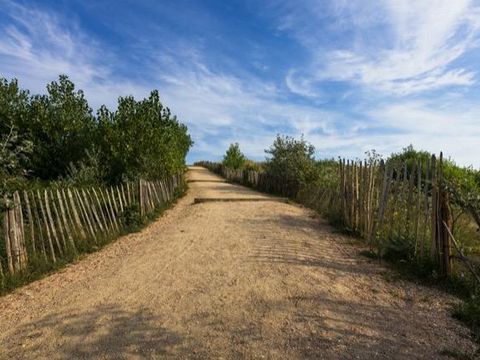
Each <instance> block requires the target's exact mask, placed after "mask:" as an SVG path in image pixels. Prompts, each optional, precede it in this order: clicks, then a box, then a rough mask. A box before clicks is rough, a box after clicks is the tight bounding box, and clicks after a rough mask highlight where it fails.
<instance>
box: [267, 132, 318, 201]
mask: <svg viewBox="0 0 480 360" xmlns="http://www.w3.org/2000/svg"><path fill="white" fill-rule="evenodd" d="M265 152H266V153H267V154H269V155H270V157H269V158H267V161H266V163H265V172H266V173H267V174H268V175H269V176H271V177H272V178H275V179H277V181H278V182H279V183H283V184H286V186H287V189H285V193H286V194H288V195H291V196H295V194H296V193H297V192H298V190H299V189H300V186H301V185H306V184H308V183H310V182H312V181H314V180H315V179H316V178H317V171H316V166H315V159H314V157H313V154H314V152H315V148H314V146H313V145H311V144H309V143H307V142H306V141H305V139H304V138H303V136H302V138H301V139H300V140H296V139H294V138H292V137H290V136H281V135H277V138H276V139H275V141H274V143H273V145H272V146H271V147H270V149H268V150H265Z"/></svg>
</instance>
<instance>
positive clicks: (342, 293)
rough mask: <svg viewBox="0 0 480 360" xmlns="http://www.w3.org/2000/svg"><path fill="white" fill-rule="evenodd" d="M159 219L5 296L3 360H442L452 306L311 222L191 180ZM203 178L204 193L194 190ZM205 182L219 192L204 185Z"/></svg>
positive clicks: (451, 343) (464, 333) (460, 337)
mask: <svg viewBox="0 0 480 360" xmlns="http://www.w3.org/2000/svg"><path fill="white" fill-rule="evenodd" d="M189 177H190V179H192V180H197V181H195V182H192V183H190V190H189V191H188V194H187V195H186V196H185V197H184V198H182V199H181V200H180V201H179V203H178V204H177V205H176V206H175V207H174V208H173V209H171V210H169V211H168V212H167V213H166V214H165V215H164V216H163V217H162V218H160V219H159V220H158V221H156V222H155V223H153V224H151V225H150V226H149V227H148V228H146V229H144V230H143V231H142V232H140V233H137V234H131V235H128V236H125V237H123V238H121V239H119V240H118V241H117V242H115V243H113V244H111V245H110V246H108V247H106V248H105V249H103V250H101V251H99V252H98V253H95V254H91V255H89V256H88V257H87V258H86V259H84V260H82V261H80V262H78V263H77V264H74V265H71V266H69V267H68V268H66V269H65V270H63V271H62V272H59V273H56V274H53V275H51V276H49V277H47V278H45V279H43V280H40V281H37V282H35V283H32V284H30V285H28V286H25V287H23V288H21V289H19V290H17V291H15V292H14V293H12V294H10V295H8V296H5V297H3V298H0V358H6V359H15V358H25V359H42V358H49V359H74V358H108V359H110V358H112V359H117V358H201V359H207V358H223V359H231V358H267V359H268V358H272V359H300V358H316V359H414V358H419V359H439V358H442V356H441V354H440V352H441V351H442V350H445V349H448V350H453V349H457V350H461V351H472V350H473V349H474V344H473V343H472V342H471V340H469V337H468V330H467V329H465V328H464V327H463V326H461V325H460V324H459V323H457V322H456V321H455V320H454V319H452V318H451V317H450V316H449V314H448V306H449V305H451V304H452V303H453V302H455V301H456V300H455V299H454V298H452V297H449V296H447V295H445V294H442V293H440V292H438V291H435V290H433V289H428V288H425V287H421V286H418V285H415V284H412V283H409V282H404V281H401V280H395V281H387V279H388V278H389V276H388V274H389V271H388V270H386V269H385V268H383V267H382V266H380V265H378V264H377V263H371V262H369V261H368V260H367V259H364V258H362V257H359V256H358V255H357V252H358V249H357V248H356V247H355V246H353V245H352V244H351V239H349V238H347V237H345V236H343V235H340V234H338V233H336V232H335V231H334V230H333V229H332V228H331V227H329V226H328V225H327V224H326V223H325V222H323V221H322V220H321V219H319V218H318V217H317V216H316V215H315V214H314V213H313V212H311V211H310V210H307V209H304V208H301V207H299V206H296V205H291V204H284V203H278V202H274V201H271V202H270V201H265V202H210V203H204V204H196V205H193V200H194V198H195V197H198V196H202V197H205V196H212V197H219V196H227V197H232V196H242V197H244V196H252V197H258V196H261V197H265V196H266V195H262V194H259V193H256V192H254V191H251V190H249V189H246V188H243V187H240V186H235V185H231V184H227V183H222V182H218V180H219V178H218V177H216V176H215V175H212V174H210V173H208V172H207V171H206V170H204V169H201V168H191V169H190V172H189ZM198 180H203V181H198ZM205 180H215V181H216V182H207V181H205Z"/></svg>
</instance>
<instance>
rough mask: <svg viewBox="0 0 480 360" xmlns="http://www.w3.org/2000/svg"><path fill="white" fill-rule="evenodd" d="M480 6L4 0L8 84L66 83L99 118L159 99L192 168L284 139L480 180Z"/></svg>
mask: <svg viewBox="0 0 480 360" xmlns="http://www.w3.org/2000/svg"><path fill="white" fill-rule="evenodd" d="M479 45H480V3H479V2H478V1H468V0H455V1H451V0H429V1H425V0H417V1H410V0H390V1H387V0H378V1H371V0H358V1H347V0H336V1H320V0H317V1H313V0H278V1H273V0H243V1H240V0H239V1H220V0H218V1H213V0H207V1H184V0H175V1H154V0H136V1H102V0H95V1H93V0H92V1H90V0H81V1H80V0H68V1H38V2H34V1H10V0H0V76H3V77H6V78H8V79H10V78H13V77H15V78H18V79H19V81H20V84H21V86H22V87H24V88H28V89H31V90H32V91H33V92H44V91H45V85H46V84H47V83H48V82H50V81H52V80H54V79H56V78H57V77H58V75H59V74H61V73H62V74H67V75H68V76H70V78H71V79H72V80H73V81H74V82H75V84H76V85H77V86H78V87H79V88H81V89H83V90H84V91H85V93H86V97H87V99H88V101H89V103H90V105H91V106H92V108H94V109H95V110H96V109H97V108H98V107H99V106H100V105H101V104H106V105H107V106H108V107H109V108H111V109H113V108H115V106H116V99H117V97H118V96H120V95H134V96H135V97H136V98H143V97H145V96H147V95H148V93H149V92H150V90H151V89H153V88H156V89H158V90H159V91H160V94H161V97H162V100H163V102H164V103H165V104H166V105H167V106H169V107H170V108H171V110H172V112H173V113H175V114H177V115H178V117H179V119H180V120H181V121H182V122H184V123H186V124H187V125H188V127H189V129H190V132H191V134H192V137H193V139H194V141H195V145H194V147H193V149H192V150H191V152H190V154H189V158H188V160H189V162H192V161H195V160H198V159H212V160H214V159H220V158H221V156H222V154H223V153H224V151H225V149H226V148H227V147H228V144H229V143H231V142H235V141H236V142H239V143H240V146H241V148H242V150H243V151H244V152H245V153H246V154H247V155H248V156H249V157H251V158H253V159H257V160H261V159H264V157H265V154H264V149H265V148H267V147H268V146H269V145H270V144H271V143H272V142H273V139H274V137H275V136H276V134H277V133H281V134H288V135H292V136H296V137H298V136H300V135H301V134H304V136H305V138H306V139H307V140H308V141H310V142H311V143H313V144H314V145H315V147H316V149H317V156H318V157H319V158H324V157H332V156H334V157H337V156H344V157H349V158H354V157H363V156H364V153H365V151H367V150H370V149H376V150H377V151H378V152H379V153H380V154H383V155H388V154H390V153H391V152H395V151H399V150H401V149H402V148H403V147H405V146H407V145H409V144H413V145H414V146H415V147H417V148H421V149H425V150H429V151H432V152H436V153H438V152H439V151H441V150H443V151H444V152H445V154H446V156H450V157H452V158H453V159H454V160H456V161H457V162H458V163H459V164H462V165H474V166H475V167H480V154H479V153H480V151H479V149H480V102H479V100H480V85H479V74H478V68H479V64H480V61H479V60H480V49H479Z"/></svg>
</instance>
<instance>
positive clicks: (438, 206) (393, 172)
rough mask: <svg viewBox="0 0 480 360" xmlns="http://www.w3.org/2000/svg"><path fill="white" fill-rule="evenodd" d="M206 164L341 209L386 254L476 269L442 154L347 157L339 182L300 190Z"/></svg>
mask: <svg viewBox="0 0 480 360" xmlns="http://www.w3.org/2000/svg"><path fill="white" fill-rule="evenodd" d="M205 165H206V166H207V167H209V168H210V169H211V170H214V171H216V172H217V173H219V174H221V175H223V176H224V177H225V178H226V179H227V180H229V181H234V182H238V183H241V184H244V185H247V186H251V187H254V188H257V189H258V190H260V191H266V192H275V193H281V194H284V195H288V196H291V197H294V198H295V199H296V200H297V201H299V202H300V203H303V204H304V205H306V206H308V207H311V208H314V209H316V210H320V211H321V212H326V213H329V214H335V218H336V219H340V221H341V222H342V223H343V225H344V226H345V227H346V228H348V229H349V230H350V231H352V232H354V233H356V234H358V235H359V236H361V237H362V238H364V239H365V240H366V241H367V242H368V244H369V245H370V247H371V249H375V250H377V251H378V253H379V254H380V255H388V254H387V253H390V254H391V253H392V252H397V253H399V254H408V256H409V257H410V258H416V259H418V260H422V261H423V260H428V261H431V262H432V263H434V264H436V265H437V267H438V269H439V273H441V274H443V275H448V274H450V273H451V269H452V259H461V260H462V261H464V262H465V263H466V266H467V268H469V269H470V270H472V268H471V266H470V265H469V264H468V261H467V259H466V258H465V256H463V254H461V251H460V250H459V249H458V246H457V244H456V242H455V239H454V238H453V235H452V214H451V204H450V201H449V193H448V191H447V190H446V188H447V187H446V186H445V178H444V175H443V157H442V154H440V157H439V158H438V159H437V158H436V156H435V155H433V156H432V157H431V158H430V159H429V160H428V161H426V162H424V163H420V162H415V161H412V162H394V161H389V162H387V163H385V162H384V161H383V160H380V161H378V160H368V161H367V160H365V161H349V160H344V159H342V160H340V161H339V163H338V172H337V173H336V174H334V177H335V179H334V180H333V183H334V184H335V186H334V188H332V187H323V186H322V185H323V184H318V183H313V184H309V185H307V186H306V187H304V188H302V189H300V191H299V189H289V186H290V185H289V184H285V183H284V182H283V183H282V181H281V180H279V179H274V178H272V177H269V176H267V175H266V174H265V173H262V172H260V173H259V172H255V171H241V170H232V169H227V168H224V167H222V166H218V165H215V164H211V165H210V164H209V163H206V164H204V166H205ZM452 242H454V243H453V245H455V246H454V248H453V249H452ZM452 253H455V254H452ZM460 255H462V256H460ZM473 274H474V276H475V277H478V276H477V275H476V274H475V273H474V272H473Z"/></svg>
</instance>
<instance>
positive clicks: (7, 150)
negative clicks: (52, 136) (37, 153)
mask: <svg viewBox="0 0 480 360" xmlns="http://www.w3.org/2000/svg"><path fill="white" fill-rule="evenodd" d="M31 151H32V144H31V143H30V142H29V141H27V140H23V139H21V138H20V137H19V136H18V133H17V131H16V130H15V128H14V127H13V125H11V126H10V130H9V132H8V133H5V134H1V135H0V209H1V208H2V207H3V205H5V204H3V195H4V194H5V193H7V192H9V191H12V190H13V189H14V188H15V187H17V186H19V184H20V183H21V182H23V181H24V180H25V175H26V170H25V168H24V167H23V165H22V163H23V162H25V159H26V158H27V157H28V156H29V155H30V154H31Z"/></svg>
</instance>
